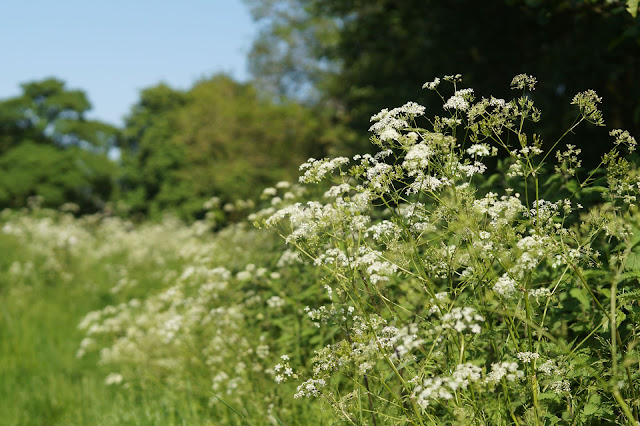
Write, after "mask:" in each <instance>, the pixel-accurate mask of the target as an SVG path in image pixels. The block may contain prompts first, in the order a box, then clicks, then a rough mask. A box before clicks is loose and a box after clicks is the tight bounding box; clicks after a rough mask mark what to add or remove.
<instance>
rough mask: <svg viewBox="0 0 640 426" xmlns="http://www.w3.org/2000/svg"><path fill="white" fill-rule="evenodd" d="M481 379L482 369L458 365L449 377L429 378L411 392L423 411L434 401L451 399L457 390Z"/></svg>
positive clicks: (469, 365)
mask: <svg viewBox="0 0 640 426" xmlns="http://www.w3.org/2000/svg"><path fill="white" fill-rule="evenodd" d="M481 377H482V369H481V368H480V367H478V366H476V365H473V364H469V363H466V364H458V365H457V366H456V369H455V371H454V372H453V374H452V375H451V377H447V376H445V377H429V378H426V379H424V381H423V382H422V384H421V385H418V386H416V387H415V389H414V390H413V395H414V397H415V398H416V402H417V403H418V405H419V406H420V407H421V408H422V409H423V410H424V409H426V408H427V407H428V406H429V404H430V403H431V402H432V401H434V400H449V399H453V397H454V394H455V393H456V392H457V391H458V390H459V389H466V388H467V387H469V385H470V384H471V383H473V382H477V381H479V380H480V379H481Z"/></svg>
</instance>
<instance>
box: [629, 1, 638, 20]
mask: <svg viewBox="0 0 640 426" xmlns="http://www.w3.org/2000/svg"><path fill="white" fill-rule="evenodd" d="M627 10H628V11H629V13H630V14H631V16H633V17H634V18H635V17H636V16H637V15H638V0H627Z"/></svg>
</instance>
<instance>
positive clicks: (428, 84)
mask: <svg viewBox="0 0 640 426" xmlns="http://www.w3.org/2000/svg"><path fill="white" fill-rule="evenodd" d="M439 85H440V79H439V78H438V77H436V78H434V79H433V81H431V82H426V83H425V84H423V85H422V88H423V89H429V90H436V88H437V87H438V86H439Z"/></svg>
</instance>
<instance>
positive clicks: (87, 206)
mask: <svg viewBox="0 0 640 426" xmlns="http://www.w3.org/2000/svg"><path fill="white" fill-rule="evenodd" d="M22 90H23V94H22V95H21V96H18V97H15V98H11V99H7V100H4V101H2V102H0V208H1V207H12V208H17V207H23V206H25V205H26V203H27V200H28V199H29V197H31V196H36V195H37V196H40V197H42V202H43V204H44V205H45V206H51V207H58V206H60V205H62V204H64V203H68V202H71V203H75V204H77V205H78V206H79V207H80V211H81V212H93V211H96V210H99V209H101V208H103V207H104V204H105V202H106V201H107V200H108V199H109V197H110V195H111V192H112V189H113V178H112V177H113V176H114V175H115V171H116V165H115V164H114V163H113V162H112V161H110V160H109V159H108V157H107V154H108V153H109V150H110V149H111V147H112V146H113V143H114V141H115V138H116V135H117V133H118V130H117V129H116V128H114V127H113V126H110V125H108V124H105V123H102V122H99V121H92V120H87V119H85V116H84V115H85V113H86V112H87V111H88V110H89V109H90V108H91V105H90V103H89V101H88V99H87V97H86V95H85V94H84V92H82V91H79V90H68V89H66V88H65V85H64V83H63V82H62V81H60V80H57V79H53V78H50V79H46V80H42V81H38V82H31V83H25V84H23V85H22Z"/></svg>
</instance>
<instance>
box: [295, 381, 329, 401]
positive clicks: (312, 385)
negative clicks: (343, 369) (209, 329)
mask: <svg viewBox="0 0 640 426" xmlns="http://www.w3.org/2000/svg"><path fill="white" fill-rule="evenodd" d="M326 385H327V382H326V380H324V379H309V380H307V381H305V382H304V383H302V384H301V385H300V386H298V387H297V389H296V390H297V392H296V393H295V395H293V397H294V398H296V399H298V398H303V397H317V396H319V395H320V389H322V388H323V387H325V386H326Z"/></svg>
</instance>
